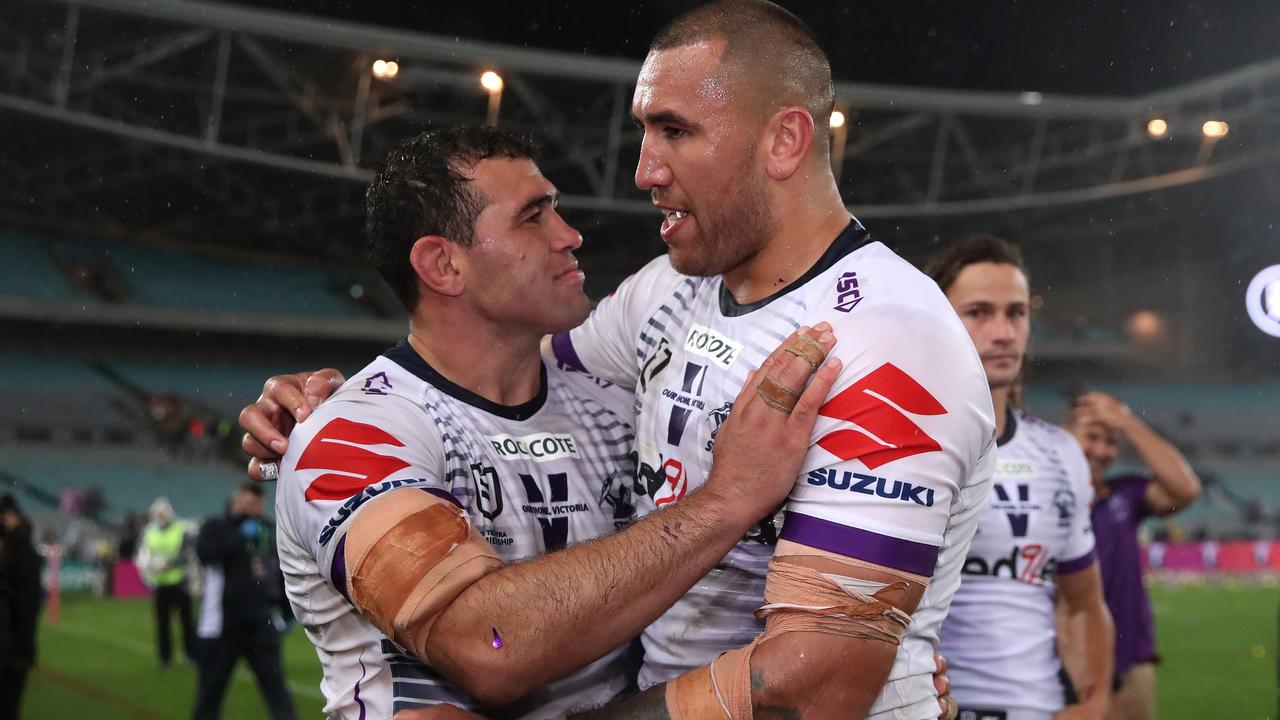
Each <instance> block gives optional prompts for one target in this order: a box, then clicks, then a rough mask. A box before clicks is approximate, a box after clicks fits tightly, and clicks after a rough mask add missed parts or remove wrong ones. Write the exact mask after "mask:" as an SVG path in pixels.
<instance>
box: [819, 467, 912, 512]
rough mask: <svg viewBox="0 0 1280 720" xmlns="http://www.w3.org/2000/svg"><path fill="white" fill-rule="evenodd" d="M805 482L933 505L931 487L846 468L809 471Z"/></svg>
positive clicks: (886, 498)
mask: <svg viewBox="0 0 1280 720" xmlns="http://www.w3.org/2000/svg"><path fill="white" fill-rule="evenodd" d="M805 482H807V483H808V484H810V485H813V486H814V487H828V488H831V489H832V490H847V491H848V492H853V493H858V494H860V495H875V496H876V497H881V498H884V499H885V500H901V501H902V502H910V503H915V504H916V505H922V506H924V507H933V488H931V487H926V486H924V485H917V484H914V483H909V482H906V481H903V480H890V479H889V478H882V477H876V476H875V475H863V474H862V473H856V472H850V471H848V470H836V469H835V468H822V469H819V470H813V471H810V472H809V477H808V478H806V479H805Z"/></svg>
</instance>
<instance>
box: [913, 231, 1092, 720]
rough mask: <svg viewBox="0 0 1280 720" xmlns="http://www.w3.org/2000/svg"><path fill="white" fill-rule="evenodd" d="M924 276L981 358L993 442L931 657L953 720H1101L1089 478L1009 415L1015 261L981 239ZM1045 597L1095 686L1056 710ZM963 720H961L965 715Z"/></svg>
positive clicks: (956, 249) (1079, 460) (1032, 424)
mask: <svg viewBox="0 0 1280 720" xmlns="http://www.w3.org/2000/svg"><path fill="white" fill-rule="evenodd" d="M926 272H927V273H928V274H929V275H930V277H932V278H933V279H934V280H935V281H936V282H937V283H938V286H939V287H941V288H942V290H943V291H944V292H945V293H946V294H947V299H949V300H950V301H951V304H952V305H953V306H954V307H955V309H956V312H957V313H959V314H960V318H961V320H963V321H964V325H965V327H966V328H968V330H969V335H970V337H972V338H973V342H974V344H975V345H976V346H977V349H978V354H979V355H980V356H981V357H982V365H983V367H984V368H985V369H986V374H987V382H988V383H989V384H990V386H991V402H992V405H993V406H994V407H995V411H996V428H997V431H998V433H999V436H998V437H999V440H998V441H997V444H998V449H997V450H996V471H995V482H994V487H993V492H992V494H991V496H990V501H989V503H988V504H987V506H986V507H985V509H984V510H983V513H982V519H981V521H980V525H979V527H978V534H977V537H976V538H975V539H974V541H973V545H972V546H971V547H970V548H969V555H968V557H967V558H965V561H964V568H963V570H962V571H961V573H962V580H961V582H960V590H959V591H958V592H957V593H956V596H955V599H954V600H953V601H952V603H951V614H950V615H948V616H947V619H946V622H944V623H943V624H942V652H943V654H944V655H946V656H947V659H948V661H949V662H950V664H951V671H950V672H951V681H952V683H953V686H954V693H955V699H956V702H958V703H959V704H960V712H961V716H962V717H972V718H991V719H993V720H995V719H998V720H1048V719H1049V718H1059V719H1060V720H1067V719H1068V718H1103V717H1105V716H1106V712H1107V705H1108V702H1109V696H1110V691H1111V684H1110V678H1111V666H1112V661H1113V655H1112V650H1113V647H1114V632H1113V629H1112V623H1111V615H1110V613H1108V612H1107V606H1106V603H1105V601H1104V600H1103V595H1102V582H1101V576H1100V575H1099V572H1098V563H1097V559H1096V556H1095V553H1094V538H1093V532H1092V529H1091V527H1090V520H1089V504H1090V501H1091V500H1092V498H1093V490H1092V487H1091V485H1090V477H1089V466H1088V464H1087V462H1086V461H1085V456H1084V453H1083V452H1082V451H1081V449H1080V445H1079V443H1077V442H1076V441H1075V439H1074V438H1072V437H1071V435H1070V434H1068V433H1067V432H1066V431H1064V430H1063V429H1062V428H1059V427H1057V426H1056V425H1052V424H1050V423H1047V422H1045V421H1044V420H1041V419H1040V418H1037V417H1035V416H1033V415H1031V414H1030V413H1028V412H1026V411H1024V410H1021V409H1018V408H1017V407H1015V404H1014V402H1013V401H1012V399H1011V395H1012V394H1013V393H1014V392H1015V388H1017V387H1018V383H1019V382H1020V379H1021V373H1022V368H1023V362H1024V360H1025V358H1026V352H1027V342H1028V340H1029V338H1030V335H1031V318H1030V311H1031V308H1030V292H1029V290H1028V284H1027V274H1026V270H1025V268H1024V266H1023V262H1022V253H1021V251H1020V250H1019V249H1018V248H1017V247H1016V246H1014V245H1013V244H1011V243H1009V242H1007V241H1005V240H1002V239H1000V238H996V237H992V236H989V235H975V236H972V237H968V238H965V239H963V240H961V241H959V242H956V243H953V244H951V245H948V246H946V247H944V248H943V249H941V250H940V251H939V252H938V253H936V254H935V255H934V257H933V258H931V259H930V261H929V263H928V265H927V266H926ZM1055 596H1056V597H1057V598H1058V599H1059V600H1060V601H1061V602H1062V604H1063V608H1064V611H1065V612H1066V614H1067V615H1068V618H1069V619H1068V620H1067V622H1068V623H1071V624H1076V623H1079V624H1080V626H1081V627H1082V628H1083V632H1082V633H1080V634H1079V637H1078V638H1074V639H1077V640H1079V641H1080V642H1082V647H1080V648H1078V651H1079V653H1080V654H1081V655H1082V656H1083V657H1084V658H1085V660H1086V663H1087V665H1088V667H1089V668H1091V670H1092V671H1093V673H1094V677H1096V678H1101V679H1102V680H1101V681H1100V682H1092V683H1090V684H1089V685H1088V686H1082V687H1079V688H1076V691H1077V692H1078V694H1079V703H1077V704H1073V705H1071V706H1069V707H1066V708H1065V709H1064V705H1065V699H1064V692H1063V685H1062V682H1061V680H1060V677H1059V675H1060V672H1061V669H1062V665H1061V662H1060V661H1059V659H1058V655H1057V650H1056V646H1055V642H1054V640H1055V634H1056V630H1055V615H1054V600H1055ZM966 712H968V713H971V714H966Z"/></svg>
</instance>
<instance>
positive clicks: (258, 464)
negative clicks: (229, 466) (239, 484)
mask: <svg viewBox="0 0 1280 720" xmlns="http://www.w3.org/2000/svg"><path fill="white" fill-rule="evenodd" d="M248 472H249V478H250V479H251V480H253V481H254V482H262V461H261V460H259V459H258V458H253V459H252V460H250V461H249V470H248Z"/></svg>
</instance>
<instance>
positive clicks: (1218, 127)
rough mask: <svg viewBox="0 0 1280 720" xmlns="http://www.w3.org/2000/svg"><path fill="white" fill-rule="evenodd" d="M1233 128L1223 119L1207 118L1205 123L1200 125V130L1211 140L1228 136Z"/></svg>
mask: <svg viewBox="0 0 1280 720" xmlns="http://www.w3.org/2000/svg"><path fill="white" fill-rule="evenodd" d="M1230 129H1231V127H1230V126H1229V125H1227V124H1226V123H1225V122H1223V121H1221V120H1207V121H1205V124H1204V125H1202V126H1200V132H1203V133H1204V136H1205V137H1207V138H1209V139H1210V140H1218V139H1220V138H1224V137H1226V136H1227V132H1228V131H1229V130H1230Z"/></svg>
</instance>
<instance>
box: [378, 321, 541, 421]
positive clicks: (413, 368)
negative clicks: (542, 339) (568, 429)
mask: <svg viewBox="0 0 1280 720" xmlns="http://www.w3.org/2000/svg"><path fill="white" fill-rule="evenodd" d="M382 355H383V357H385V358H387V359H388V360H390V361H391V362H394V363H395V364H397V365H399V366H400V367H402V368H404V369H405V370H408V371H409V372H411V373H413V374H414V375H416V376H417V377H418V378H419V379H420V380H422V381H423V382H426V383H428V384H430V385H431V386H433V387H435V388H436V389H437V390H439V391H440V392H442V393H444V394H445V395H448V396H449V397H452V398H454V399H456V400H459V401H461V402H464V403H466V404H468V405H470V406H471V407H473V408H477V409H479V410H483V411H485V412H487V413H489V414H490V415H497V416H498V417H500V418H506V419H507V420H528V419H529V418H531V417H533V415H534V414H535V413H537V412H538V411H539V410H541V409H542V406H543V405H544V404H545V403H546V402H547V366H546V364H545V363H543V362H539V363H538V373H539V374H538V394H537V395H534V396H533V399H532V400H529V401H528V402H524V403H521V404H519V405H502V404H499V403H496V402H494V401H492V400H489V399H488V398H484V397H481V396H479V395H477V394H476V393H474V392H471V391H470V390H468V389H466V388H464V387H462V386H461V385H459V384H457V383H455V382H453V381H452V380H450V379H449V378H447V377H445V376H444V375H441V374H440V373H439V371H437V370H436V369H435V368H433V367H431V366H430V365H428V364H427V361H426V360H423V359H422V356H421V355H419V354H418V351H417V350H414V349H413V346H412V345H410V344H409V341H408V340H401V341H400V342H398V343H396V345H395V347H393V348H391V349H390V350H387V351H386V352H384V353H382Z"/></svg>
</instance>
